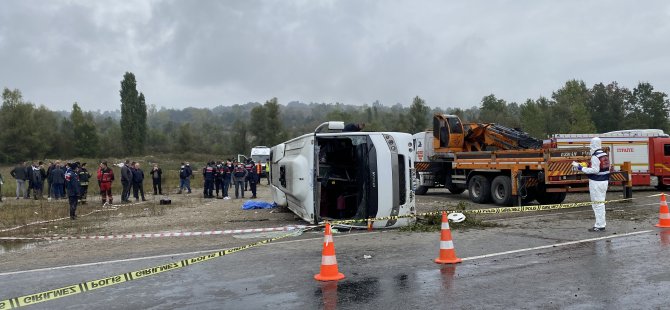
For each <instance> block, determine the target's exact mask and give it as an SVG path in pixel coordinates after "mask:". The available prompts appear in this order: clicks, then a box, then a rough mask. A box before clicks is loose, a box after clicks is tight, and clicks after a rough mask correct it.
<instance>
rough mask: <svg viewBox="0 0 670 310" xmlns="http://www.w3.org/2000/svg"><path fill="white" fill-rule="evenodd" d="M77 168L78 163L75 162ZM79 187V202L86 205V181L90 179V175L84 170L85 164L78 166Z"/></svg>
mask: <svg viewBox="0 0 670 310" xmlns="http://www.w3.org/2000/svg"><path fill="white" fill-rule="evenodd" d="M75 164H77V166H79V163H78V162H76V163H75ZM78 174H79V186H80V189H81V193H80V194H79V200H80V202H81V203H82V204H85V203H86V194H88V181H89V180H90V179H91V174H90V173H88V170H87V169H86V163H83V164H81V166H79V173H78Z"/></svg>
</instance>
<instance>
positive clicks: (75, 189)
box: [65, 163, 111, 220]
mask: <svg viewBox="0 0 670 310" xmlns="http://www.w3.org/2000/svg"><path fill="white" fill-rule="evenodd" d="M77 169H78V167H77V164H69V163H68V164H67V166H66V170H65V188H66V189H67V195H68V200H69V203H70V219H72V220H75V219H77V214H76V212H77V202H78V201H79V195H80V194H81V188H80V186H81V184H80V181H79V174H78V172H77ZM110 170H111V169H110ZM110 203H111V199H110Z"/></svg>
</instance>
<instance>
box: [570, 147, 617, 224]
mask: <svg viewBox="0 0 670 310" xmlns="http://www.w3.org/2000/svg"><path fill="white" fill-rule="evenodd" d="M572 165H573V166H574V167H575V168H577V169H578V170H579V171H581V172H583V173H586V174H587V175H588V177H589V193H590V194H591V202H592V203H593V204H592V207H593V213H595V216H596V223H595V225H593V228H590V229H589V231H604V230H605V225H606V223H605V203H604V201H605V195H606V194H607V186H608V184H609V179H610V160H609V156H608V155H607V153H605V152H604V151H603V150H602V149H601V142H600V138H598V137H595V138H593V139H591V162H590V163H589V164H588V165H587V167H583V166H582V165H580V164H579V163H577V162H572Z"/></svg>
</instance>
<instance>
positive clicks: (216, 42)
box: [0, 0, 670, 110]
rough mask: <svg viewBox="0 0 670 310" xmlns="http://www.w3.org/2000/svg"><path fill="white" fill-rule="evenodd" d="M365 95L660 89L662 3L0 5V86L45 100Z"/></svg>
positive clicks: (668, 17)
mask: <svg viewBox="0 0 670 310" xmlns="http://www.w3.org/2000/svg"><path fill="white" fill-rule="evenodd" d="M126 71H130V72H133V73H134V74H135V76H136V77H137V80H138V89H139V90H140V91H142V92H143V93H144V94H145V96H146V98H147V103H148V104H155V105H156V106H158V107H161V106H164V107H173V108H183V107H187V106H194V107H214V106H217V105H233V104H244V103H247V102H250V101H258V102H264V101H265V100H267V99H269V98H272V97H278V98H279V102H280V103H282V104H286V103H287V102H289V101H294V100H298V101H302V102H342V103H346V104H357V105H361V104H366V103H368V104H369V103H371V102H373V101H375V100H379V101H380V102H381V103H382V104H385V105H391V104H395V103H397V102H400V103H402V104H403V105H409V104H410V103H411V100H412V98H413V97H414V96H416V95H419V96H420V97H422V98H424V99H425V100H426V102H427V104H428V105H429V106H432V107H443V108H446V107H463V108H467V107H471V106H473V105H477V104H478V103H479V102H480V100H481V98H482V97H483V96H485V95H488V94H490V93H494V94H495V95H496V96H498V97H499V98H503V99H506V100H508V101H516V102H523V101H525V99H526V98H537V97H538V96H540V95H545V96H550V95H551V92H552V91H553V90H556V89H558V88H560V87H561V86H562V85H563V83H565V81H567V80H568V79H582V80H584V81H585V82H586V84H587V86H589V87H590V86H592V85H593V84H594V83H598V82H601V81H602V82H610V81H618V82H619V83H620V84H621V85H623V86H626V87H629V88H633V87H635V86H636V85H637V83H638V82H639V81H646V82H650V83H652V85H654V86H655V88H656V89H657V90H660V91H664V92H666V93H670V2H668V1H663V0H659V1H627V0H626V1H612V0H608V1H537V0H528V1H491V0H486V1H484V0H482V1H441V0H437V1H388V0H383V1H382V0H379V1H361V0H349V1H316V0H302V1H248V0H244V1H195V0H192V1H186V0H184V1H125V0H124V1H117V0H114V1H98V0H96V1H89V0H84V1H41V0H40V1H37V0H34V1H33V0H2V2H1V5H0V87H3V88H4V87H8V88H10V89H14V88H18V89H20V90H21V91H22V93H23V96H24V99H26V100H29V101H32V102H34V103H36V104H44V105H46V106H48V107H50V108H52V109H57V110H61V109H62V110H70V109H71V106H72V103H73V102H75V101H76V102H78V103H79V104H80V105H81V106H82V108H83V109H84V110H97V109H100V110H115V109H118V108H120V101H119V98H120V97H119V88H120V82H121V79H122V77H123V74H124V73H125V72H126Z"/></svg>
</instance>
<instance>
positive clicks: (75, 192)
mask: <svg viewBox="0 0 670 310" xmlns="http://www.w3.org/2000/svg"><path fill="white" fill-rule="evenodd" d="M10 175H11V176H12V177H13V178H14V179H15V180H16V199H19V198H20V197H21V196H23V198H24V199H30V198H31V191H32V193H33V195H32V196H33V198H34V199H35V200H39V199H42V198H43V189H44V183H45V182H46V183H47V188H48V190H47V195H48V199H49V200H51V199H54V200H58V199H65V198H66V197H67V199H68V201H69V204H70V218H71V219H73V220H74V219H76V218H77V215H76V211H77V205H78V203H79V202H80V201H81V202H82V203H85V202H86V195H87V192H88V181H89V178H90V177H91V174H90V173H88V170H87V169H86V163H79V162H72V163H70V162H68V163H66V164H65V165H61V162H60V161H59V160H57V161H55V162H50V163H49V166H48V168H47V169H45V168H44V163H43V162H41V161H40V162H33V163H32V164H31V165H27V163H26V162H22V163H20V164H18V165H17V166H16V167H14V169H12V171H11V172H10ZM1 179H2V176H0V182H4V180H1Z"/></svg>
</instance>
